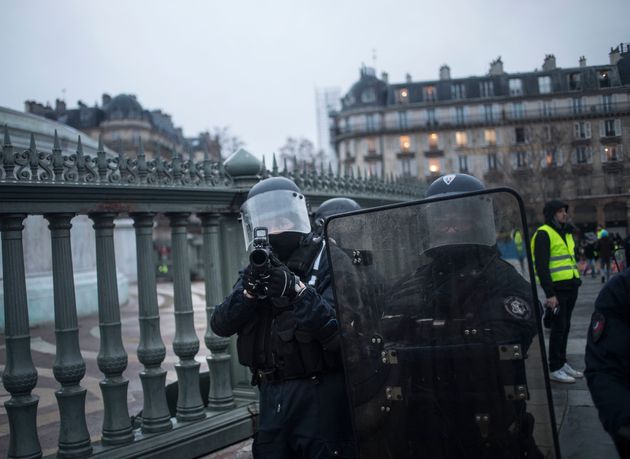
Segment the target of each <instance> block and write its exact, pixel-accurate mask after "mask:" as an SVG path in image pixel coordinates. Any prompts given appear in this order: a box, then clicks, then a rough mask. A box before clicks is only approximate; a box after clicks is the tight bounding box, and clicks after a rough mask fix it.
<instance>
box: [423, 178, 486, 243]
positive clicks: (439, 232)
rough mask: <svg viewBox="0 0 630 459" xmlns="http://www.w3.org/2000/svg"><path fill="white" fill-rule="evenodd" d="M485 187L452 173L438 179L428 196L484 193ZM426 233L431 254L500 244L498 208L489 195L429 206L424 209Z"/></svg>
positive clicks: (427, 193) (425, 237) (427, 192)
mask: <svg viewBox="0 0 630 459" xmlns="http://www.w3.org/2000/svg"><path fill="white" fill-rule="evenodd" d="M484 189H485V186H484V184H483V183H482V182H481V181H480V180H478V179H477V178H475V177H473V176H471V175H467V174H449V175H445V176H442V177H440V178H438V179H436V180H435V181H434V182H433V183H431V185H430V186H429V188H427V191H426V197H428V198H435V197H439V196H449V195H456V194H460V193H468V192H473V191H481V190H484ZM422 214H423V215H421V218H422V219H424V224H425V225H426V228H427V230H426V232H425V234H424V241H423V249H424V252H425V253H427V255H431V251H433V250H434V249H437V248H441V247H451V246H487V247H492V246H494V245H495V244H496V230H495V225H494V209H493V204H492V199H491V198H490V197H489V196H488V195H476V196H466V197H462V198H456V199H449V200H445V201H438V202H432V203H429V204H426V205H425V206H423V208H422Z"/></svg>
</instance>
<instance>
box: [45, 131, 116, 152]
mask: <svg viewBox="0 0 630 459" xmlns="http://www.w3.org/2000/svg"><path fill="white" fill-rule="evenodd" d="M55 132H56V131H55ZM97 151H105V148H103V134H102V133H101V134H99V135H98V149H97Z"/></svg>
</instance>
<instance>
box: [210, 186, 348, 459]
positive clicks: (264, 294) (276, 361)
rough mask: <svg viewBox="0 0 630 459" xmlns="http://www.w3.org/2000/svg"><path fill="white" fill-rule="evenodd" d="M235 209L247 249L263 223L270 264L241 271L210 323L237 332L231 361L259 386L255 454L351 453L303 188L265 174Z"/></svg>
mask: <svg viewBox="0 0 630 459" xmlns="http://www.w3.org/2000/svg"><path fill="white" fill-rule="evenodd" d="M241 215H242V222H243V230H244V233H245V241H246V244H247V246H248V248H249V246H250V245H251V243H252V240H253V238H254V229H257V228H267V231H268V234H269V243H270V245H271V247H270V251H271V254H270V257H269V259H270V265H271V266H270V268H269V270H268V272H265V273H262V274H261V273H260V272H259V270H257V269H255V267H254V266H252V264H251V263H250V265H248V266H246V267H245V268H244V269H243V270H242V271H241V273H240V278H239V280H238V281H237V282H236V284H235V286H234V288H233V290H232V292H231V293H230V294H229V295H228V296H227V298H226V299H225V300H224V301H223V303H222V304H220V305H217V306H216V307H215V311H214V313H213V315H212V319H211V327H212V330H213V331H214V332H215V333H216V334H217V335H219V336H225V337H227V336H231V335H233V334H237V335H238V340H237V349H238V357H239V362H240V363H241V364H243V365H246V366H248V367H249V368H250V369H251V371H252V375H253V376H252V384H254V385H257V386H258V388H259V391H260V417H259V421H258V429H257V432H256V434H255V438H254V444H253V454H254V457H255V458H263V459H266V458H274V459H275V458H278V459H285V458H298V457H299V458H333V457H335V458H337V457H354V442H353V438H352V426H351V423H350V414H349V404H348V400H347V395H346V389H345V383H344V375H343V370H342V366H341V358H340V349H339V340H338V335H339V332H338V324H337V319H336V314H335V309H334V306H333V293H332V287H331V276H330V272H329V263H328V259H327V257H326V256H322V252H323V243H322V241H321V238H314V237H313V234H312V233H311V226H310V223H309V219H308V211H307V207H306V203H305V199H304V196H303V195H302V193H301V192H300V189H299V188H298V187H297V186H296V185H295V183H293V182H292V181H291V180H289V179H286V178H283V177H273V178H268V179H265V180H262V181H261V182H259V183H257V184H256V185H254V186H253V187H252V189H251V190H250V191H249V193H248V195H247V200H246V201H245V203H244V204H243V206H242V207H241ZM318 259H319V269H318V270H317V272H315V271H314V269H313V265H314V264H315V261H316V260H318Z"/></svg>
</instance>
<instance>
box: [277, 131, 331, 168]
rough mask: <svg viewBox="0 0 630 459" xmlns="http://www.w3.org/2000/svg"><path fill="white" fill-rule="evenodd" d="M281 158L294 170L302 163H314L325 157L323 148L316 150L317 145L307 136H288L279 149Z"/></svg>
mask: <svg viewBox="0 0 630 459" xmlns="http://www.w3.org/2000/svg"><path fill="white" fill-rule="evenodd" d="M278 152H279V159H280V161H281V162H285V161H286V164H287V168H289V169H290V170H294V169H297V168H299V167H300V166H301V165H302V164H304V163H306V164H312V163H313V162H320V161H322V160H323V159H324V157H325V154H324V152H323V151H322V150H319V151H316V150H315V145H314V144H313V142H311V141H310V140H309V139H307V138H305V137H287V140H286V142H285V143H284V145H282V146H281V147H280V148H279V149H278Z"/></svg>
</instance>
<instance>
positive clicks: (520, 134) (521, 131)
mask: <svg viewBox="0 0 630 459" xmlns="http://www.w3.org/2000/svg"><path fill="white" fill-rule="evenodd" d="M514 140H515V141H516V143H525V128H524V127H517V128H514Z"/></svg>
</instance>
